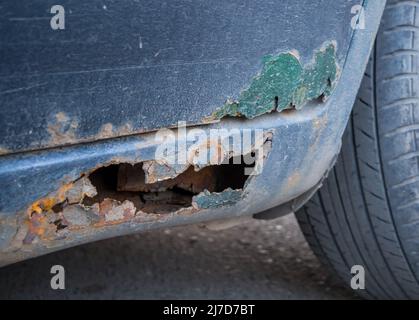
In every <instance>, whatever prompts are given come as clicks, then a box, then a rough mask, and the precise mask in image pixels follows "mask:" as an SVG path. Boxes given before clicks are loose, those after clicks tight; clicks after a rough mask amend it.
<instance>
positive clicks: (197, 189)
mask: <svg viewBox="0 0 419 320" xmlns="http://www.w3.org/2000/svg"><path fill="white" fill-rule="evenodd" d="M253 158H254V157H252V159H253ZM254 165H255V164H254V162H253V163H250V164H246V163H245V161H244V158H243V157H242V156H240V157H233V158H231V159H230V160H229V163H227V164H220V165H211V166H207V167H204V168H202V169H200V170H199V171H195V169H194V168H193V167H192V166H191V167H189V168H188V169H187V170H186V171H184V172H183V173H181V174H179V175H178V176H176V177H174V178H171V179H166V180H163V181H159V182H155V183H145V173H144V170H143V164H142V163H138V164H135V165H131V164H128V163H121V164H115V165H110V166H107V167H103V168H99V169H97V170H95V171H94V172H92V173H91V174H90V175H89V177H88V178H89V179H90V181H91V183H92V184H93V186H95V188H96V190H97V195H96V196H95V197H93V198H89V197H85V198H84V200H83V204H84V205H87V206H91V205H93V204H94V203H101V202H102V201H103V200H104V199H113V200H117V201H120V202H123V201H125V200H129V201H131V202H132V203H133V204H134V206H135V207H136V209H137V210H141V211H142V212H146V213H170V212H174V211H176V210H179V209H181V208H187V207H190V206H191V205H192V197H193V196H194V195H197V194H199V193H201V192H203V191H204V190H208V191H209V192H222V191H224V190H226V189H228V188H231V189H234V190H237V189H243V187H244V185H245V182H246V180H247V178H248V176H247V175H245V168H246V167H254Z"/></svg>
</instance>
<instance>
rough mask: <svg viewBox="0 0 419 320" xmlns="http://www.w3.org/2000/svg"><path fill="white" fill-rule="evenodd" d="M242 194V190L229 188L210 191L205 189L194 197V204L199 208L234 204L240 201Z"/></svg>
mask: <svg viewBox="0 0 419 320" xmlns="http://www.w3.org/2000/svg"><path fill="white" fill-rule="evenodd" d="M241 196H242V191H241V190H233V189H231V188H228V189H226V190H224V191H222V192H209V191H207V190H205V191H204V192H201V193H200V194H198V195H196V196H194V197H193V199H192V202H193V203H194V206H196V207H197V208H199V209H210V208H218V207H222V206H225V205H232V204H234V203H236V202H237V201H239V200H240V199H241Z"/></svg>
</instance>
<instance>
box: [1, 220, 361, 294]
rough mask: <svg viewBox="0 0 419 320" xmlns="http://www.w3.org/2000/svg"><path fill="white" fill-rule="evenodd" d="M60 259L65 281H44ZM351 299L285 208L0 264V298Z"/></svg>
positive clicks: (118, 239)
mask: <svg viewBox="0 0 419 320" xmlns="http://www.w3.org/2000/svg"><path fill="white" fill-rule="evenodd" d="M55 264H60V265H63V266H64V268H65V272H66V289H65V290H52V289H50V279H51V276H52V275H51V274H50V268H51V266H52V265H55ZM9 298H15V299H45V298H49V299H114V298H115V299H353V298H355V296H354V294H353V292H352V291H350V290H349V289H346V288H345V287H343V286H342V285H341V284H340V283H339V282H338V281H336V280H334V278H333V277H332V276H330V275H329V273H328V271H327V270H325V269H324V268H323V267H322V266H321V265H320V263H319V262H318V260H317V259H316V258H315V257H314V255H313V254H312V252H311V251H310V249H309V247H308V245H307V243H306V242H305V240H304V238H303V236H302V234H301V232H300V230H299V228H298V225H297V222H296V220H295V218H294V216H293V215H289V216H286V217H282V218H280V219H276V220H272V221H256V220H255V221H251V222H247V223H245V224H242V225H240V226H237V227H234V228H231V229H227V230H222V231H210V230H207V229H204V228H201V227H199V226H187V227H178V228H173V229H167V230H159V231H153V232H148V233H143V234H136V235H131V236H125V237H120V238H114V239H109V240H104V241H100V242H95V243H91V244H87V245H83V246H79V247H76V248H71V249H67V250H64V251H61V252H57V253H53V254H49V255H47V256H43V257H39V258H36V259H32V260H28V261H24V262H21V263H17V264H14V265H11V266H7V267H4V268H2V269H0V299H9Z"/></svg>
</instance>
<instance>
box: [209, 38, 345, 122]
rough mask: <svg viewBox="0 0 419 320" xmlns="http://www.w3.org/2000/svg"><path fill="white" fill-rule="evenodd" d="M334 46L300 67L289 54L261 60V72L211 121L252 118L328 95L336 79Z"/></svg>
mask: <svg viewBox="0 0 419 320" xmlns="http://www.w3.org/2000/svg"><path fill="white" fill-rule="evenodd" d="M337 72H338V71H337V65H336V47H335V45H334V44H333V43H328V44H327V45H324V46H323V47H322V49H320V50H318V51H317V52H316V53H315V54H314V58H313V62H312V63H311V64H308V65H306V66H305V67H303V66H302V65H301V63H300V61H299V59H298V58H297V57H296V56H295V55H294V54H292V53H282V54H279V55H276V56H268V57H265V58H264V61H263V68H262V71H261V73H260V74H259V75H258V76H257V77H255V78H254V79H253V81H252V83H251V84H250V86H249V88H248V89H246V90H244V91H242V92H241V94H240V96H239V98H238V100H237V101H228V102H227V103H226V104H225V105H224V106H223V107H221V108H219V109H218V110H216V111H215V112H214V113H213V114H212V116H211V117H210V118H211V119H221V118H223V117H225V116H233V117H246V118H250V119H251V118H255V117H257V116H260V115H262V114H265V113H269V112H271V111H274V110H275V109H276V110H277V111H282V110H284V109H287V108H291V107H295V108H297V109H299V108H301V107H302V106H303V105H304V104H305V103H306V102H307V101H310V100H314V99H317V98H320V97H327V96H329V95H330V94H331V92H332V90H333V86H334V83H335V80H336V77H337Z"/></svg>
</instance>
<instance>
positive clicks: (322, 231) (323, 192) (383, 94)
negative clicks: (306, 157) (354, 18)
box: [296, 0, 419, 299]
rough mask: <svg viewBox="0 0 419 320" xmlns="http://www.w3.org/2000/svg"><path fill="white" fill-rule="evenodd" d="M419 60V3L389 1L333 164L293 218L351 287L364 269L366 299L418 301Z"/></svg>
mask: <svg viewBox="0 0 419 320" xmlns="http://www.w3.org/2000/svg"><path fill="white" fill-rule="evenodd" d="M416 11H418V12H417V13H416ZM366 23H368V21H366ZM418 56H419V0H415V1H388V2H387V7H386V9H385V12H384V15H383V19H382V22H381V27H380V30H379V32H378V35H377V39H376V43H375V47H374V49H373V52H372V54H371V57H370V61H369V64H368V67H367V70H366V72H365V75H364V78H363V81H362V85H361V88H360V90H359V93H358V97H357V99H356V102H355V105H354V109H353V112H352V115H351V118H350V120H349V123H348V126H347V129H346V131H345V134H344V136H343V145H342V150H341V153H340V155H339V157H338V160H337V162H336V165H335V167H334V168H333V169H331V171H330V174H329V176H328V178H327V179H326V180H325V181H324V183H323V186H322V187H321V189H320V190H319V191H318V192H317V194H316V195H315V196H314V197H313V198H312V199H311V200H310V201H309V202H308V203H307V204H306V205H305V206H304V207H303V208H302V209H300V210H299V211H298V212H297V213H296V216H297V219H298V221H299V224H300V227H301V230H302V231H303V233H304V235H305V237H306V239H307V241H308V242H309V244H310V246H311V247H312V249H313V251H314V252H315V253H316V255H317V256H318V257H319V259H320V260H321V261H322V262H323V263H324V264H325V265H327V266H329V267H330V268H331V269H332V270H333V271H334V272H335V273H337V275H338V276H339V277H340V278H341V279H342V280H343V281H344V283H345V284H346V285H347V286H349V287H350V283H351V279H353V277H354V274H351V268H352V266H354V265H360V266H362V267H363V268H364V270H365V288H364V289H358V290H356V292H357V293H359V294H360V295H361V296H363V297H365V298H380V299H415V298H416V299H418V298H419V67H418V66H419V60H418Z"/></svg>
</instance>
